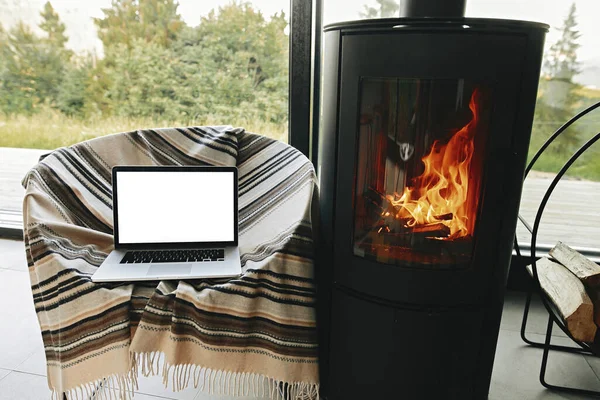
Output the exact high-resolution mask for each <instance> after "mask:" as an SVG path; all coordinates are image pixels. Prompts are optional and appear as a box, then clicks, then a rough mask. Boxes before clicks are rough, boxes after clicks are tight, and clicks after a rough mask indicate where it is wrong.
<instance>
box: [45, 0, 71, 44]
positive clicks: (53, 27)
mask: <svg viewBox="0 0 600 400" xmlns="http://www.w3.org/2000/svg"><path fill="white" fill-rule="evenodd" d="M40 16H41V17H42V22H41V23H40V28H41V29H42V31H44V32H46V34H47V35H48V37H47V40H48V42H49V43H50V44H51V45H53V46H54V47H55V48H58V49H64V48H65V44H66V43H67V41H68V40H69V38H68V37H67V35H65V30H66V27H65V24H64V23H62V22H61V21H60V18H59V16H58V14H57V13H56V11H54V7H52V4H51V3H50V2H49V1H48V2H46V4H45V5H44V9H43V10H42V12H41V13H40Z"/></svg>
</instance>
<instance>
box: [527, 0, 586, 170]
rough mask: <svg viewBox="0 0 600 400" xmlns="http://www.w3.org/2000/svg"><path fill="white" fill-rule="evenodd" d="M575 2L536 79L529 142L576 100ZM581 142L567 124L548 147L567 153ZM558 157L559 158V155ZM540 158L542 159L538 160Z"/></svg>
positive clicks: (556, 121)
mask: <svg viewBox="0 0 600 400" xmlns="http://www.w3.org/2000/svg"><path fill="white" fill-rule="evenodd" d="M575 13H576V8H575V3H573V4H571V6H570V8H569V13H568V15H567V17H566V18H565V19H564V21H563V24H562V26H561V27H560V28H559V29H558V30H559V31H560V32H561V36H560V38H559V39H558V40H557V41H556V43H554V44H553V45H552V46H551V47H550V50H549V52H548V53H547V54H546V56H545V60H544V68H543V70H544V76H542V78H541V80H540V91H541V92H542V96H541V97H540V98H539V101H538V104H537V106H536V111H535V119H534V121H535V124H534V128H533V132H532V144H533V143H536V142H539V141H541V138H546V137H549V136H550V134H551V133H552V132H553V131H554V130H556V129H557V128H558V127H560V126H561V125H562V124H563V123H564V122H566V121H567V120H568V119H569V118H570V117H571V116H572V114H573V113H574V112H575V107H576V104H577V103H578V102H579V96H578V95H577V91H576V89H577V87H578V85H577V84H575V83H574V82H573V78H574V77H575V76H576V75H577V74H578V73H579V72H580V68H579V62H578V61H577V50H578V49H579V44H578V43H577V40H578V39H579V38H580V36H581V35H580V33H579V32H578V31H577V20H576V15H575ZM580 142H581V132H580V129H578V128H577V127H571V128H569V129H568V130H567V131H565V132H563V133H562V134H561V135H560V136H559V137H558V138H557V139H556V141H555V143H554V144H553V145H552V146H551V147H550V148H549V151H550V152H552V153H554V156H553V157H554V159H555V160H556V156H560V157H568V156H569V155H570V154H571V153H572V151H573V149H574V148H576V147H577V146H578V145H579V144H580ZM560 157H559V158H560ZM540 162H542V163H543V161H542V160H540Z"/></svg>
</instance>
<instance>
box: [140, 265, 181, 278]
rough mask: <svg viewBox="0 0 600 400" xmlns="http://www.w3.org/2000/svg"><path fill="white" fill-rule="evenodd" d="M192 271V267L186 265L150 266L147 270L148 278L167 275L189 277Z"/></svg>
mask: <svg viewBox="0 0 600 400" xmlns="http://www.w3.org/2000/svg"><path fill="white" fill-rule="evenodd" d="M191 271H192V265H191V264H188V265H185V264H152V265H150V268H148V272H147V273H146V275H148V276H168V275H175V276H181V275H189V274H190V272H191Z"/></svg>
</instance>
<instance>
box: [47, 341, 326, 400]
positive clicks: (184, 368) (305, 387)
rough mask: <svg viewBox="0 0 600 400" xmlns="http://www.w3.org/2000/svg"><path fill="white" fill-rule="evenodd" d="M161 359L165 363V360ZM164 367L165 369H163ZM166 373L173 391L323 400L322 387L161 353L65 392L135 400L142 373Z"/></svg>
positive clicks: (92, 399) (135, 357) (83, 398)
mask: <svg viewBox="0 0 600 400" xmlns="http://www.w3.org/2000/svg"><path fill="white" fill-rule="evenodd" d="M161 358H162V359H163V360H161ZM161 364H162V369H161V368H160V366H161ZM140 369H141V371H140ZM140 372H141V374H142V375H143V376H155V375H158V374H159V372H160V373H161V374H162V378H163V384H164V385H165V387H169V381H170V386H171V389H172V390H173V392H179V391H181V390H184V389H186V388H187V387H189V385H190V383H191V384H193V386H194V388H196V389H199V390H201V391H203V392H205V393H207V394H211V395H225V396H233V397H236V396H254V397H268V398H269V399H271V400H319V385H318V384H309V383H306V382H292V383H289V382H284V381H279V380H276V379H274V378H270V377H267V376H265V375H259V374H252V373H248V372H233V371H226V370H214V369H210V368H205V367H201V366H199V365H196V364H170V363H167V362H166V361H164V354H163V353H160V352H150V353H131V370H130V371H129V372H128V373H125V374H115V375H109V376H105V377H103V378H101V379H99V380H96V381H92V382H89V383H86V384H83V385H80V386H77V387H74V388H71V389H69V390H68V391H66V392H65V393H64V395H65V397H66V398H67V399H68V400H133V396H134V393H135V391H136V390H137V389H138V381H137V377H138V374H139V373H140ZM62 395H63V393H60V392H58V391H57V390H56V389H53V390H52V397H51V398H52V400H63V397H62Z"/></svg>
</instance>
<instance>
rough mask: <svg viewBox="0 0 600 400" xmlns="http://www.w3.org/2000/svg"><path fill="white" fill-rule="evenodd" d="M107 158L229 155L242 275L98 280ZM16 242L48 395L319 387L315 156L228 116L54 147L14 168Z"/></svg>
mask: <svg viewBox="0 0 600 400" xmlns="http://www.w3.org/2000/svg"><path fill="white" fill-rule="evenodd" d="M114 165H237V167H238V169H239V182H238V185H239V246H240V253H241V255H242V256H241V257H242V260H241V261H242V267H243V275H242V276H241V277H239V278H234V279H196V280H188V281H162V282H144V283H136V284H130V283H129V284H128V283H118V284H115V283H111V284H108V283H107V284H98V283H93V282H92V281H91V279H90V277H91V275H92V274H93V273H94V271H95V270H96V268H97V267H98V266H99V265H100V264H101V263H102V261H103V259H104V258H105V257H106V256H107V255H108V253H109V252H110V251H111V250H112V249H113V237H112V224H113V220H112V197H111V195H112V185H111V168H112V167H113V166H114ZM23 185H24V187H25V188H26V194H25V199H24V206H23V207H24V210H23V217H24V239H25V247H26V252H27V261H28V264H29V273H30V278H31V284H32V286H31V289H32V292H33V298H34V303H35V309H36V312H37V316H38V319H39V323H40V328H41V331H42V337H43V341H44V346H45V352H46V359H47V367H48V383H49V386H50V388H51V390H52V391H53V396H54V397H55V398H62V395H63V393H64V394H65V395H66V397H67V398H69V399H79V398H81V399H83V398H89V397H90V396H91V395H92V394H94V391H95V390H97V388H98V387H99V385H100V384H102V385H103V386H105V387H108V389H107V390H102V391H99V392H98V395H99V396H100V398H103V397H106V398H122V399H128V398H130V397H131V396H132V394H133V393H134V391H135V389H136V388H137V377H138V374H139V373H141V374H144V375H150V374H159V375H162V377H163V381H164V383H165V385H169V386H170V387H172V388H173V390H174V391H178V390H181V389H184V388H186V387H187V386H188V385H194V386H195V387H199V388H200V389H202V390H205V391H207V392H208V393H214V394H226V395H234V396H235V395H253V396H266V397H270V398H286V399H296V398H301V399H305V398H317V397H318V360H317V334H316V322H315V320H316V316H315V284H314V280H313V272H314V271H313V241H312V240H313V239H312V238H313V235H312V227H311V214H312V212H313V211H314V210H315V209H316V207H317V204H316V200H315V199H316V196H317V191H316V180H315V173H314V169H313V167H312V164H311V163H310V162H309V161H308V160H307V159H306V157H304V156H303V155H302V154H301V153H300V152H299V151H297V150H296V149H294V148H292V147H290V146H288V145H286V144H283V143H281V142H278V141H275V140H272V139H268V138H265V137H262V136H258V135H254V134H250V133H247V132H244V130H243V129H240V128H237V129H233V128H231V127H188V128H177V129H158V130H141V131H136V132H130V133H122V134H115V135H111V136H106V137H102V138H98V139H93V140H90V141H87V142H83V143H80V144H77V145H74V146H71V147H68V148H61V149H58V150H56V151H54V152H52V153H51V154H50V155H48V156H47V157H45V158H44V159H43V160H42V161H41V162H40V163H39V164H38V165H36V166H35V167H34V168H33V169H32V170H31V171H30V172H29V173H28V174H27V176H26V177H25V178H24V180H23Z"/></svg>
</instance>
